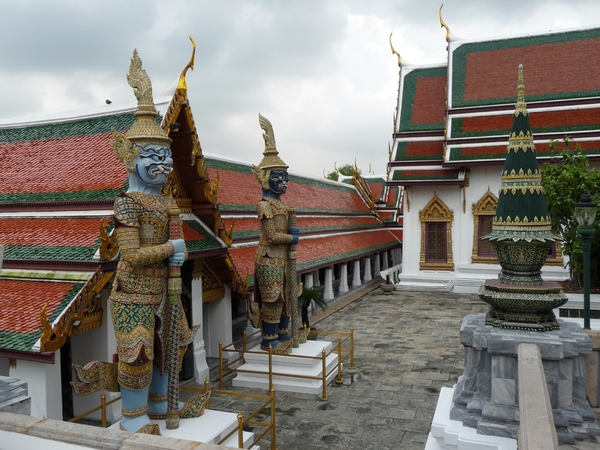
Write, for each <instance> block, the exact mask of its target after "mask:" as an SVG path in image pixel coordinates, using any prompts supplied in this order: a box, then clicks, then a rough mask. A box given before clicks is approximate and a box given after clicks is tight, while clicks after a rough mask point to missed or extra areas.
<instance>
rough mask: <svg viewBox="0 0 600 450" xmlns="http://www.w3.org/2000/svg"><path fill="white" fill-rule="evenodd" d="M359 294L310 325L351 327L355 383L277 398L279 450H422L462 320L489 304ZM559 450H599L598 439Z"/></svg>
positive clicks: (457, 371) (460, 363)
mask: <svg viewBox="0 0 600 450" xmlns="http://www.w3.org/2000/svg"><path fill="white" fill-rule="evenodd" d="M362 294H363V295H362V296H359V297H358V298H356V295H354V296H349V297H348V298H347V299H346V300H345V301H343V302H340V303H339V304H336V305H334V307H330V308H329V309H328V311H326V313H325V314H321V315H317V316H314V317H313V319H312V320H311V325H315V326H316V328H319V329H323V330H341V331H347V330H349V329H350V327H353V328H354V333H355V363H356V367H357V370H356V374H354V375H353V377H352V378H351V377H350V375H347V374H346V375H345V376H344V384H343V385H337V384H336V383H335V382H334V383H331V385H330V386H329V387H328V391H327V396H328V400H327V401H324V402H323V401H320V400H319V399H318V397H317V396H315V395H308V394H294V393H288V392H277V394H276V395H277V401H276V406H277V408H276V410H277V414H276V418H277V419H276V420H277V439H276V440H277V448H278V449H279V450H322V449H331V450H337V449H340V450H341V449H344V450H354V449H357V450H358V449H361V450H367V449H373V450H388V449H389V450H391V449H394V450H395V449H403V450H404V449H406V450H411V449H415V450H423V448H424V446H425V441H426V439H427V434H428V432H429V427H430V425H431V420H432V417H433V413H434V411H435V407H436V404H437V399H438V394H439V390H440V388H441V387H443V386H448V387H451V386H453V385H454V383H455V382H456V380H457V378H458V377H459V376H460V375H461V374H462V373H463V368H464V356H463V354H464V353H463V348H462V345H461V344H460V341H459V330H460V324H461V321H462V318H463V317H464V316H466V315H467V314H477V313H481V312H485V311H486V310H487V308H488V306H487V305H486V304H485V303H483V302H482V301H480V300H479V298H478V296H477V295H472V294H440V293H425V292H416V293H415V292H399V291H396V292H393V293H392V294H391V295H384V294H383V292H382V291H381V289H380V288H376V289H374V290H372V291H370V292H367V293H364V292H363V293H362ZM216 387H217V384H216V383H213V388H216ZM225 388H226V389H230V390H234V391H244V392H254V393H261V394H264V391H256V390H254V391H253V390H250V389H241V388H232V387H231V376H229V377H227V378H226V384H225ZM212 407H214V408H216V409H226V410H231V411H234V412H235V411H237V410H242V412H246V411H245V410H246V408H249V407H248V405H244V402H240V401H239V400H237V399H230V398H224V397H222V396H221V397H219V396H215V398H214V400H213V401H212ZM260 419H264V416H263V417H261V418H260ZM260 445H261V449H263V450H266V449H269V448H270V441H269V440H265V439H264V438H263V440H262V441H261V442H260ZM560 448H561V450H562V449H564V450H566V449H570V448H577V449H580V450H584V449H585V450H592V449H596V450H597V449H598V448H600V440H598V441H596V442H590V441H584V442H579V443H578V444H577V446H568V445H563V446H561V447H560Z"/></svg>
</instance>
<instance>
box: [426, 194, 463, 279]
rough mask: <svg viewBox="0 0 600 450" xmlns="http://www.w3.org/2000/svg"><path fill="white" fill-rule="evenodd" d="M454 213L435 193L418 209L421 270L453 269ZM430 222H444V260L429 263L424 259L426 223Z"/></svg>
mask: <svg viewBox="0 0 600 450" xmlns="http://www.w3.org/2000/svg"><path fill="white" fill-rule="evenodd" d="M453 220H454V213H453V212H452V211H451V210H450V209H449V208H448V207H447V206H446V204H445V203H444V202H443V201H442V200H440V198H439V197H438V196H437V194H433V198H432V199H431V200H430V201H429V203H427V205H425V208H423V209H422V210H420V211H419V221H420V222H421V256H420V260H419V268H420V269H421V270H454V256H453V254H452V221H453ZM431 222H446V262H445V263H441V262H435V263H430V262H427V261H426V260H425V253H426V252H425V245H426V226H427V225H426V224H427V223H431Z"/></svg>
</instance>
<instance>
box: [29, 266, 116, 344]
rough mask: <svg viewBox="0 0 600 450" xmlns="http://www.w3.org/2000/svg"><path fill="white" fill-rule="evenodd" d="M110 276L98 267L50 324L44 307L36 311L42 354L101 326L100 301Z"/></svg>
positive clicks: (101, 311) (110, 273)
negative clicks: (54, 321)
mask: <svg viewBox="0 0 600 450" xmlns="http://www.w3.org/2000/svg"><path fill="white" fill-rule="evenodd" d="M112 276H113V272H106V273H105V272H102V268H98V270H97V271H96V273H94V275H92V277H91V278H90V279H89V280H88V282H87V283H86V285H85V286H84V287H83V289H82V290H81V291H79V293H78V294H77V295H76V296H75V298H74V299H73V300H72V301H71V304H70V305H69V306H68V307H67V309H66V310H65V311H64V312H63V313H62V314H61V316H60V318H59V320H58V322H57V323H56V324H54V325H51V324H50V321H49V320H48V316H47V315H46V308H47V306H48V304H46V305H44V306H43V307H42V310H41V311H40V321H41V329H42V336H41V338H40V349H41V351H42V352H54V351H56V350H58V349H59V348H60V347H62V345H63V344H64V343H65V342H66V341H67V338H68V337H71V336H76V335H77V334H79V333H83V332H84V331H88V330H91V329H93V328H98V327H100V326H101V325H102V316H103V314H104V311H103V310H102V303H101V301H100V300H101V297H102V290H103V289H104V286H106V284H107V283H108V282H109V281H110V279H111V278H112Z"/></svg>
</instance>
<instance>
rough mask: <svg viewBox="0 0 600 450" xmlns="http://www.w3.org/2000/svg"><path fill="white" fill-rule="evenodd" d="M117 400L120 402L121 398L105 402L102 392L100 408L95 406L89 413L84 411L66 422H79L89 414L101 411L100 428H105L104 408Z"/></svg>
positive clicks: (104, 395)
mask: <svg viewBox="0 0 600 450" xmlns="http://www.w3.org/2000/svg"><path fill="white" fill-rule="evenodd" d="M119 400H121V396H118V397H116V398H113V399H112V400H111V401H109V402H107V401H106V394H105V393H104V392H102V395H100V406H97V407H96V408H94V409H90V410H89V411H86V412H84V413H83V414H79V415H78V416H75V417H73V418H72V419H69V420H67V422H77V421H78V420H81V419H83V418H84V417H87V416H89V415H90V414H93V413H95V412H96V411H102V412H101V414H102V419H101V423H102V428H106V426H107V423H106V407H107V406H108V405H112V404H113V403H114V402H117V401H119Z"/></svg>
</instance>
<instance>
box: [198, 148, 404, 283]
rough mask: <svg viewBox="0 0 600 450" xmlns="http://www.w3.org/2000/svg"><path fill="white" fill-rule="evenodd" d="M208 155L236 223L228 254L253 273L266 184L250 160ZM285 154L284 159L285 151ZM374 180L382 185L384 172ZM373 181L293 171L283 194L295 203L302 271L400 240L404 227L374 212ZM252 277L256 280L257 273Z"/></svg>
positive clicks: (224, 207)
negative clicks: (342, 180) (332, 178)
mask: <svg viewBox="0 0 600 450" xmlns="http://www.w3.org/2000/svg"><path fill="white" fill-rule="evenodd" d="M204 156H205V162H206V166H207V168H208V173H209V174H210V178H211V179H217V178H218V180H219V181H218V201H219V211H220V212H221V215H222V217H223V222H224V225H225V226H226V228H229V227H230V226H232V225H233V244H232V247H231V248H230V250H229V254H230V255H231V257H232V259H233V261H234V262H235V266H236V268H237V269H238V271H239V272H240V273H242V274H244V273H246V271H247V272H248V273H249V274H253V273H254V258H255V256H256V249H257V245H258V238H259V236H260V229H259V227H260V222H259V220H258V217H257V213H256V204H257V203H258V201H259V200H260V199H261V196H262V191H261V186H260V184H259V183H258V181H257V179H256V178H255V176H254V174H253V173H252V171H251V164H248V163H243V162H239V161H237V162H236V161H229V160H224V159H222V158H220V157H217V156H212V155H208V154H205V155H204ZM282 157H283V158H284V159H285V155H282ZM361 179H362V177H361ZM373 181H374V182H373V185H374V186H377V185H379V189H380V191H381V189H382V188H383V178H381V177H378V178H376V179H374V180H373ZM378 183H379V184H378ZM357 185H358V187H357ZM369 186H370V184H369V183H368V182H367V181H364V184H363V182H360V181H358V182H356V181H355V182H354V183H353V184H350V183H340V182H335V181H329V180H322V179H317V178H312V177H310V176H303V175H299V174H294V173H290V183H289V186H288V190H287V192H286V194H285V195H284V196H282V200H283V201H285V202H286V204H288V205H291V206H294V207H295V208H296V212H297V225H298V227H299V228H300V242H299V243H298V246H297V249H298V260H297V264H298V265H297V267H298V270H299V271H300V272H307V271H310V270H314V269H316V268H319V267H323V266H328V265H332V264H334V263H339V262H343V261H347V260H350V259H353V258H356V257H359V256H362V255H365V254H369V253H372V252H373V251H379V250H386V249H389V248H394V247H397V246H398V245H399V243H400V240H401V230H400V234H398V233H392V232H390V231H389V230H388V229H386V228H385V224H384V223H383V220H381V219H380V218H378V216H377V214H376V213H375V212H374V210H375V207H374V206H372V205H370V204H369V203H368V201H369V200H370V201H371V203H373V205H374V203H375V202H374V200H373V199H372V197H373V196H375V194H373V192H372V191H371V190H370V188H369V189H367V190H365V187H369ZM359 188H360V189H362V190H363V191H362V192H361V191H359ZM365 196H367V197H369V198H368V199H366V198H365ZM396 231H398V230H396ZM249 283H250V284H252V283H253V278H252V277H251V278H250V280H249Z"/></svg>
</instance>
